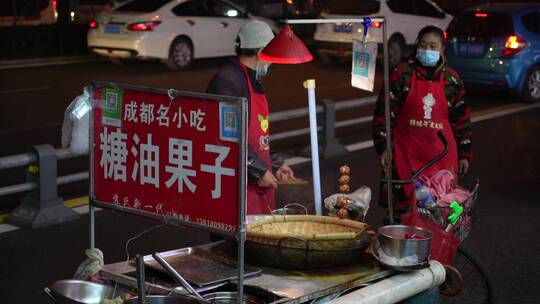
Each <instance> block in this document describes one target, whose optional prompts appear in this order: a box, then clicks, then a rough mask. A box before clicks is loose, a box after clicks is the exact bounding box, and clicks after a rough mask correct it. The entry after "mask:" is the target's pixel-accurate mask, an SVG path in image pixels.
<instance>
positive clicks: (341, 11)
mask: <svg viewBox="0 0 540 304" xmlns="http://www.w3.org/2000/svg"><path fill="white" fill-rule="evenodd" d="M360 17H372V18H374V17H385V18H386V20H387V23H388V54H389V62H390V66H396V65H397V64H398V63H399V61H400V60H401V59H402V58H403V57H404V55H405V53H406V47H407V46H410V45H413V44H415V40H416V37H417V35H418V32H419V31H420V30H421V29H422V28H423V27H424V26H426V25H434V26H437V27H439V28H441V29H442V30H446V28H447V27H448V25H449V24H450V22H451V21H452V16H451V15H449V14H447V13H445V12H444V11H443V10H442V9H440V8H439V7H438V6H437V5H436V4H435V3H433V2H432V1H429V0H388V1H386V0H381V1H379V0H330V1H329V2H328V4H327V5H326V7H325V8H324V10H323V11H322V13H321V18H328V19H339V18H360ZM363 35H364V29H363V25H362V24H359V23H358V24H350V23H344V24H319V25H317V28H316V31H315V35H314V40H315V45H316V47H317V51H318V53H319V55H320V56H321V57H322V58H329V57H345V56H351V53H352V40H353V39H357V40H361V39H363ZM382 35H383V31H382V26H381V24H379V23H373V24H372V27H371V28H370V29H369V30H368V37H367V41H368V42H377V43H380V44H382V41H383V40H382ZM379 50H380V51H382V46H381V47H379Z"/></svg>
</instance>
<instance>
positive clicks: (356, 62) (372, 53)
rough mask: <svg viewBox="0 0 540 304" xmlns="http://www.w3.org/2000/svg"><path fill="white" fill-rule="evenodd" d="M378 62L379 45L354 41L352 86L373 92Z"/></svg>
mask: <svg viewBox="0 0 540 304" xmlns="http://www.w3.org/2000/svg"><path fill="white" fill-rule="evenodd" d="M376 61H377V43H372V42H369V43H365V42H360V41H358V40H353V56H352V72H351V85H352V86H353V87H355V88H359V89H362V90H366V91H370V92H373V87H374V85H375V66H376Z"/></svg>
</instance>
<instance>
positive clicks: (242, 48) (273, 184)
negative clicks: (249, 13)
mask: <svg viewBox="0 0 540 304" xmlns="http://www.w3.org/2000/svg"><path fill="white" fill-rule="evenodd" d="M273 38H274V34H273V33H272V29H271V28H270V27H269V26H268V25H267V24H266V23H264V22H261V21H256V20H253V21H249V22H248V23H246V24H245V25H244V26H243V27H242V28H241V29H240V31H239V32H238V38H237V47H236V53H237V55H238V57H237V58H234V59H231V60H230V61H229V62H228V64H227V65H225V66H224V67H223V68H221V69H220V70H219V71H218V72H217V74H216V75H215V76H214V78H213V79H212V80H211V82H210V85H209V86H208V89H207V92H208V93H210V94H217V95H227V96H238V97H245V98H246V99H247V100H248V111H249V114H248V118H249V124H248V189H247V214H266V213H269V212H270V211H271V210H274V209H275V207H276V206H275V197H274V196H275V195H274V193H275V189H276V188H277V180H287V179H289V178H293V177H294V173H293V171H292V170H291V168H290V167H289V166H287V165H286V164H284V163H283V160H282V159H281V158H280V157H279V155H278V154H277V153H273V152H271V151H270V126H269V115H268V114H269V112H268V101H267V100H266V96H265V94H264V92H263V90H262V86H261V83H260V81H261V79H262V77H264V76H265V75H266V73H267V71H268V67H269V66H270V63H267V62H264V61H262V60H260V59H259V58H258V55H259V53H260V52H261V50H262V49H263V48H264V47H265V46H266V45H267V44H268V43H269V42H270V41H271V40H272V39H273Z"/></svg>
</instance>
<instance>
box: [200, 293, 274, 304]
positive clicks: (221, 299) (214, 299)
mask: <svg viewBox="0 0 540 304" xmlns="http://www.w3.org/2000/svg"><path fill="white" fill-rule="evenodd" d="M237 295H238V293H237V292H230V291H222V292H212V293H208V294H205V295H203V298H205V299H206V300H207V301H210V303H236V299H237ZM242 303H244V304H264V303H265V302H264V301H263V300H261V299H259V298H257V297H255V296H252V295H248V294H244V296H243V297H242Z"/></svg>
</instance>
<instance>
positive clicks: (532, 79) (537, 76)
mask: <svg viewBox="0 0 540 304" xmlns="http://www.w3.org/2000/svg"><path fill="white" fill-rule="evenodd" d="M521 95H522V96H523V98H524V99H525V100H527V101H528V102H540V67H539V66H536V67H533V68H532V69H531V70H530V71H529V73H527V78H526V79H525V84H524V86H523V92H522V94H521Z"/></svg>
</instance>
